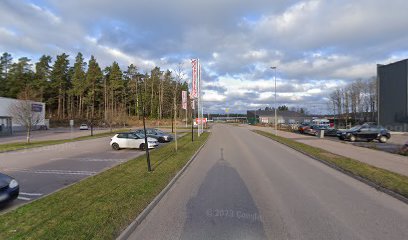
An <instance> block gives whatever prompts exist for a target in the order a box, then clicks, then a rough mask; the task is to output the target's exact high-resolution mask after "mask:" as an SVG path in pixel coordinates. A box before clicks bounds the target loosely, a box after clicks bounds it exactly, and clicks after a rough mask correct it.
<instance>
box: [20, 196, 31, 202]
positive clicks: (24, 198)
mask: <svg viewBox="0 0 408 240" xmlns="http://www.w3.org/2000/svg"><path fill="white" fill-rule="evenodd" d="M17 199H19V200H23V201H31V198H26V197H20V196H19V197H17Z"/></svg>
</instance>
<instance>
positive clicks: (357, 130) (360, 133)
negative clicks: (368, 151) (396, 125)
mask: <svg viewBox="0 0 408 240" xmlns="http://www.w3.org/2000/svg"><path fill="white" fill-rule="evenodd" d="M337 137H338V138H339V139H341V140H350V141H351V142H354V141H356V140H365V141H373V140H378V141H379V142H381V143H385V142H387V141H388V139H390V138H391V134H390V131H388V130H387V129H385V128H384V127H382V126H380V125H374V124H363V125H357V126H355V127H352V128H350V129H348V130H345V131H339V132H338V133H337Z"/></svg>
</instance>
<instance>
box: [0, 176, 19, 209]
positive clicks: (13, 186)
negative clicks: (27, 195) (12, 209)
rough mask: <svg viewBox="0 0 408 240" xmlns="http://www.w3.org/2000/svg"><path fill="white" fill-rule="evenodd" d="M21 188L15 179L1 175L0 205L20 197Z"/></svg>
mask: <svg viewBox="0 0 408 240" xmlns="http://www.w3.org/2000/svg"><path fill="white" fill-rule="evenodd" d="M19 192H20V186H19V184H18V182H17V180H15V179H14V178H12V177H10V176H8V175H5V174H3V173H0V205H2V204H5V203H8V202H10V201H12V200H14V199H16V198H17V197H18V194H19Z"/></svg>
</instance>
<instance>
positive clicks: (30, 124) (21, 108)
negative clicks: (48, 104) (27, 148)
mask: <svg viewBox="0 0 408 240" xmlns="http://www.w3.org/2000/svg"><path fill="white" fill-rule="evenodd" d="M31 96H33V94H32V92H31V90H30V89H29V88H27V89H25V90H24V91H23V92H22V93H21V94H20V96H19V98H20V99H19V100H16V101H15V102H14V103H13V104H12V105H11V106H10V108H9V112H10V115H11V116H12V117H13V120H14V121H16V122H17V123H18V124H20V125H21V126H23V127H24V128H25V129H26V132H27V143H30V140H31V131H32V130H33V129H34V128H35V127H36V126H37V125H38V124H39V123H40V122H41V112H37V111H33V101H30V100H29V99H30V97H31ZM42 111H44V109H43V110H42Z"/></svg>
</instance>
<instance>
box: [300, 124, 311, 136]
mask: <svg viewBox="0 0 408 240" xmlns="http://www.w3.org/2000/svg"><path fill="white" fill-rule="evenodd" d="M308 129H310V125H309V124H307V123H303V124H301V125H300V126H299V127H298V131H299V133H301V134H305V133H306V131H307V130H308Z"/></svg>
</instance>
